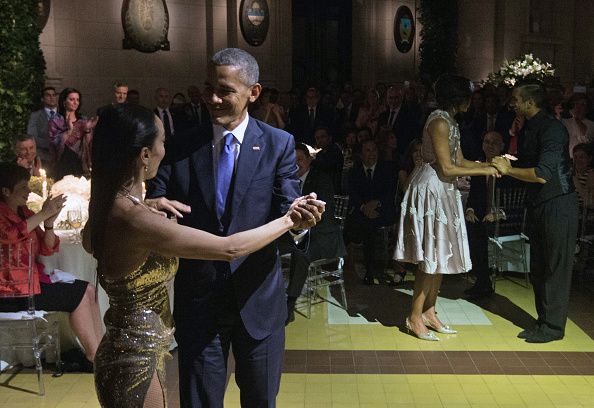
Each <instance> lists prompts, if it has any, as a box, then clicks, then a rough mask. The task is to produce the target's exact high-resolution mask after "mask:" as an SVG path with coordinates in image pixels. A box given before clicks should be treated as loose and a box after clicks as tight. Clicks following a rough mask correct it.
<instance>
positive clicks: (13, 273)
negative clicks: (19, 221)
mask: <svg viewBox="0 0 594 408" xmlns="http://www.w3.org/2000/svg"><path fill="white" fill-rule="evenodd" d="M32 251H33V241H32V240H31V239H28V240H25V241H20V242H17V243H0V300H3V299H15V298H27V304H28V306H27V310H23V311H19V312H16V313H0V331H1V332H2V334H3V335H4V337H3V338H4V339H5V341H3V342H2V343H0V360H4V359H3V358H2V357H3V352H4V351H6V350H9V351H12V352H14V351H16V350H19V349H26V350H31V351H32V353H33V358H34V359H35V369H36V371H37V383H38V386H39V391H38V394H39V395H40V396H43V395H45V387H44V385H43V367H42V365H41V356H42V354H43V352H44V351H45V350H46V349H47V347H48V346H50V345H53V346H54V347H55V351H56V367H57V368H58V369H59V368H60V367H61V361H60V335H59V330H58V322H54V323H53V324H48V323H47V320H45V319H44V317H43V316H44V315H45V314H46V313H45V312H43V311H39V310H35V299H34V296H35V290H34V287H35V279H36V277H35V276H34V275H33V262H34V260H33V252H32ZM41 322H43V323H44V324H43V325H44V326H46V328H45V329H42V328H41V326H42V325H41V324H40V323H41ZM14 329H18V330H20V331H19V332H18V334H19V336H18V337H14V336H7V334H8V333H9V331H10V330H14ZM23 329H25V330H26V331H25V332H26V333H28V336H23V335H22V333H23ZM11 378H12V376H11V377H10V378H9V379H8V380H6V381H4V382H2V384H3V385H7V384H8V382H9V381H10V379H11Z"/></svg>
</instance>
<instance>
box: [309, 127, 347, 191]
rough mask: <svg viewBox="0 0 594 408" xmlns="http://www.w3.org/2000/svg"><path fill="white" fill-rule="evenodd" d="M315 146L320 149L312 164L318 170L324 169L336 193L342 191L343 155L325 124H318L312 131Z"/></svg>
mask: <svg viewBox="0 0 594 408" xmlns="http://www.w3.org/2000/svg"><path fill="white" fill-rule="evenodd" d="M314 137H315V139H316V147H317V148H318V149H321V150H320V151H319V152H318V153H317V154H316V159H315V161H314V164H315V166H316V167H317V168H320V170H322V171H325V172H326V173H327V174H328V175H329V176H330V177H331V179H332V182H333V185H334V191H335V192H336V193H337V194H338V193H340V192H341V191H342V189H341V185H340V184H341V179H342V167H343V166H344V156H343V154H342V150H341V149H340V147H338V145H337V144H336V143H334V141H333V137H332V132H331V130H330V129H329V128H327V127H325V126H320V127H318V128H317V129H316V131H315V132H314Z"/></svg>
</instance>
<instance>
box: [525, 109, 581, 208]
mask: <svg viewBox="0 0 594 408" xmlns="http://www.w3.org/2000/svg"><path fill="white" fill-rule="evenodd" d="M568 149H569V135H568V133H567V129H565V126H563V124H562V123H561V122H560V121H559V120H557V119H555V118H553V117H552V116H549V115H547V114H546V112H544V111H540V112H538V113H537V114H536V115H534V116H533V117H532V118H531V119H529V120H527V121H526V125H525V126H524V129H523V135H522V137H521V142H520V146H519V152H518V153H519V159H520V165H521V167H525V168H531V167H534V171H535V173H536V175H537V176H538V177H540V178H542V179H545V180H546V183H545V184H540V183H528V185H527V188H528V191H527V193H528V204H529V205H533V206H535V205H539V204H542V203H543V202H545V201H548V200H550V199H552V198H554V197H557V196H560V195H564V194H569V193H571V192H573V191H574V190H575V188H574V186H573V180H572V177H571V165H570V161H569V150H568Z"/></svg>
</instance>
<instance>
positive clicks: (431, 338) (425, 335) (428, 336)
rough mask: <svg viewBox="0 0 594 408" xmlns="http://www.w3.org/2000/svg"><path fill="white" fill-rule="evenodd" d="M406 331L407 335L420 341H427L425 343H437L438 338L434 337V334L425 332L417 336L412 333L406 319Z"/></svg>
mask: <svg viewBox="0 0 594 408" xmlns="http://www.w3.org/2000/svg"><path fill="white" fill-rule="evenodd" d="M406 330H407V331H408V333H409V334H411V333H412V334H413V335H415V336H416V337H418V338H419V339H421V340H427V341H439V338H438V337H437V336H436V335H435V333H433V332H430V331H427V332H426V333H421V334H417V333H415V332H414V331H413V329H412V328H411V325H410V321H409V320H408V317H407V318H406Z"/></svg>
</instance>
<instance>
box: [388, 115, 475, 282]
mask: <svg viewBox="0 0 594 408" xmlns="http://www.w3.org/2000/svg"><path fill="white" fill-rule="evenodd" d="M437 117H439V118H443V119H446V120H447V121H448V123H449V124H450V134H449V136H448V142H449V146H450V154H451V158H452V161H453V162H455V158H456V152H457V149H459V147H460V131H459V129H458V126H457V124H456V122H455V121H454V120H452V119H451V118H450V117H449V115H448V114H447V112H445V111H439V110H438V111H434V112H433V113H431V115H429V118H428V119H427V124H426V125H425V130H424V132H423V149H422V152H423V164H422V165H420V166H419V167H417V168H416V169H415V170H414V172H413V174H412V176H411V181H410V184H409V186H408V189H407V190H406V192H405V194H404V198H403V199H402V204H401V206H402V208H401V213H400V223H399V227H398V242H397V244H396V250H395V252H394V259H396V260H398V261H402V262H408V263H414V264H418V265H419V267H420V268H421V270H422V271H423V272H425V273H428V274H436V273H441V274H456V273H465V272H468V271H469V270H471V269H472V263H471V261H470V251H469V249H468V235H467V233H466V223H465V222H464V209H463V207H462V199H461V195H460V191H459V190H458V189H457V188H456V185H455V184H454V181H455V180H443V178H440V176H439V175H438V173H437V172H436V170H435V168H434V162H435V155H434V153H433V146H432V143H431V139H430V136H429V135H428V133H427V125H428V124H429V123H430V122H431V121H432V120H433V119H435V118H437Z"/></svg>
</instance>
